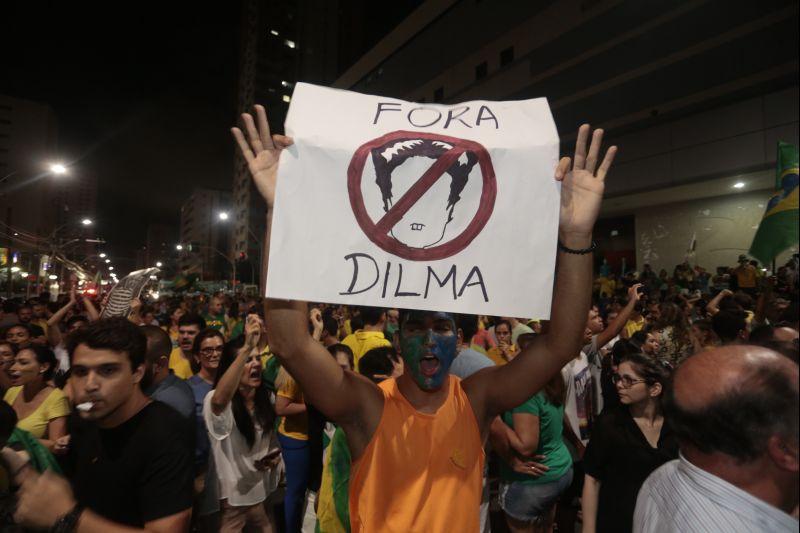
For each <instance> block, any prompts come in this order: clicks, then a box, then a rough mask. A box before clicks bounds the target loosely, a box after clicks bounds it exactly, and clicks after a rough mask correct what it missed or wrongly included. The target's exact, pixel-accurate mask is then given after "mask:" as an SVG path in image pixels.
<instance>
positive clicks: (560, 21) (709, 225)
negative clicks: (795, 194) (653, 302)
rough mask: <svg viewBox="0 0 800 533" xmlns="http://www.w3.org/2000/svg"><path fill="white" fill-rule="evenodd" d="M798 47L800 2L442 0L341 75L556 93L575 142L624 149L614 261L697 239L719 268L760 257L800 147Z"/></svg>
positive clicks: (391, 83) (487, 91)
mask: <svg viewBox="0 0 800 533" xmlns="http://www.w3.org/2000/svg"><path fill="white" fill-rule="evenodd" d="M798 44H800V40H799V39H798V3H797V2H796V1H791V0H785V1H776V2H768V3H765V2H725V1H722V0H712V1H680V2H675V1H671V0H662V1H653V2H640V1H637V0H553V1H547V2H530V1H526V0H509V1H505V2H487V1H475V0H431V1H429V2H425V3H423V4H422V5H421V6H420V7H419V8H418V9H416V10H415V11H414V12H413V13H411V14H410V15H409V16H408V17H407V18H405V19H404V20H403V21H402V22H401V23H400V24H399V25H398V26H397V27H396V28H395V29H394V30H393V31H392V32H390V33H389V34H388V35H386V36H385V37H384V38H383V39H382V40H380V42H378V43H377V44H376V45H375V46H374V47H373V48H372V49H371V50H369V51H368V52H367V53H365V54H364V55H363V56H362V57H361V58H360V59H359V60H358V61H356V62H355V64H353V65H352V66H351V67H350V68H348V69H347V70H346V71H345V72H343V73H342V74H341V75H340V76H339V78H338V79H337V80H336V82H335V83H334V86H335V87H339V88H344V89H351V90H355V91H359V92H364V93H369V94H379V95H386V96H392V97H397V98H402V99H405V100H410V101H415V102H426V103H429V104H430V103H441V104H454V103H457V102H463V101H469V100H483V99H485V100H514V99H527V98H536V97H547V98H548V100H549V103H550V106H551V109H552V111H553V115H554V118H555V122H556V125H557V127H558V130H559V133H560V135H561V140H562V152H563V153H565V154H566V153H570V152H571V150H572V144H573V143H574V141H575V132H576V131H577V128H578V126H579V125H580V124H581V123H583V122H590V123H591V124H592V125H593V126H596V127H602V128H604V129H605V130H606V131H607V143H608V144H609V145H610V144H611V143H614V144H617V145H619V147H620V151H619V155H618V158H617V161H616V162H615V166H614V169H613V171H612V173H611V175H610V177H609V179H608V183H607V200H606V201H605V202H604V212H603V216H604V218H605V222H603V226H602V227H608V230H609V231H608V235H605V234H603V235H598V240H599V242H600V246H601V248H602V251H603V252H604V253H606V255H607V256H608V258H610V260H611V261H613V262H614V263H616V265H615V266H620V264H621V260H622V259H623V258H624V259H625V260H626V263H627V266H628V267H629V268H633V267H634V266H636V265H642V264H644V263H650V264H651V265H652V266H653V267H654V268H658V269H660V268H667V269H669V270H671V269H672V267H673V266H674V265H675V264H676V263H678V262H681V261H683V260H684V258H685V257H686V253H687V248H688V245H689V243H690V242H691V241H692V239H693V238H694V237H696V239H697V245H696V252H695V254H696V255H695V257H694V260H695V261H697V262H698V263H699V264H703V265H704V266H707V267H709V268H713V267H716V266H721V265H732V264H735V260H736V257H737V256H738V255H739V254H740V253H746V251H747V249H748V248H749V244H750V241H751V240H752V237H753V235H754V233H755V229H756V228H757V225H758V220H760V214H762V213H763V206H764V204H765V202H766V199H767V198H768V197H769V196H770V194H771V191H772V188H773V187H774V165H775V158H776V144H777V141H778V140H783V141H786V142H791V143H794V144H795V145H797V143H798ZM669 213H681V214H680V216H677V215H675V216H673V215H669ZM601 222H602V221H601ZM792 251H796V249H795V250H792ZM792 251H789V252H787V254H788V253H791V252H792ZM781 259H782V258H779V261H780V260H781Z"/></svg>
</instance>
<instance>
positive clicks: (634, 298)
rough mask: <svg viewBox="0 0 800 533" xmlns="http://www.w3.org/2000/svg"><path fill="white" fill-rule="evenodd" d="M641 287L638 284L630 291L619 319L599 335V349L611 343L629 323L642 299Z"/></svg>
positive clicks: (609, 324) (613, 321) (618, 316)
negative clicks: (634, 309) (637, 303)
mask: <svg viewBox="0 0 800 533" xmlns="http://www.w3.org/2000/svg"><path fill="white" fill-rule="evenodd" d="M641 286H642V284H641V283H637V284H635V285H632V286H631V288H630V289H628V303H627V304H626V305H625V307H623V308H622V309H621V310H620V312H619V314H618V315H617V318H615V319H614V320H612V321H611V322H609V323H608V327H607V328H606V329H604V330H603V331H601V332H600V333H598V334H597V348H598V349H599V348H602V347H603V346H605V345H606V344H608V343H609V342H611V339H613V338H614V337H616V336H617V335H619V333H620V331H622V328H624V327H625V324H627V323H628V319H629V318H630V317H631V313H633V308H634V307H636V302H638V301H639V300H640V299H641V297H642V295H641V293H640V292H639V288H640V287H641Z"/></svg>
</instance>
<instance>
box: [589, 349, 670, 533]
mask: <svg viewBox="0 0 800 533" xmlns="http://www.w3.org/2000/svg"><path fill="white" fill-rule="evenodd" d="M670 378H671V368H670V367H669V365H668V364H666V363H664V362H663V361H658V360H656V359H654V358H653V357H651V356H648V355H645V354H641V353H633V354H628V355H626V356H625V357H624V358H623V360H622V361H621V362H620V363H619V366H618V367H617V372H616V373H615V374H614V375H613V376H612V380H613V382H614V385H615V387H616V390H617V394H618V395H619V400H620V406H619V407H617V408H616V409H612V410H610V411H607V412H604V414H603V415H602V416H601V417H600V418H598V420H597V423H596V425H595V427H594V428H593V429H592V438H591V440H590V441H589V445H588V446H587V448H586V453H585V455H584V456H583V466H584V470H585V472H586V475H585V478H584V484H583V497H582V501H581V507H582V509H583V531H584V533H594V532H604V531H608V532H614V533H617V532H626V531H631V529H632V526H633V511H634V508H635V507H636V496H637V495H638V493H639V489H640V488H641V486H642V484H643V483H644V481H645V479H647V476H649V475H650V473H651V472H653V470H655V469H656V468H658V467H659V466H661V465H662V464H664V463H666V462H667V461H671V460H672V459H676V458H677V457H678V442H677V440H676V439H675V437H674V435H673V433H672V431H671V430H670V427H669V424H668V423H667V422H665V420H664V415H663V411H662V409H661V400H662V398H663V395H664V392H665V390H666V389H667V387H669V386H670Z"/></svg>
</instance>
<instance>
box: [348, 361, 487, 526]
mask: <svg viewBox="0 0 800 533" xmlns="http://www.w3.org/2000/svg"><path fill="white" fill-rule="evenodd" d="M448 386H449V394H448V395H447V399H446V400H445V402H444V403H443V404H442V406H441V407H440V408H439V410H438V411H437V412H436V414H425V413H420V412H419V411H417V410H416V409H414V407H413V406H412V405H411V404H410V403H409V402H408V400H406V398H405V397H404V396H403V394H402V393H401V392H400V389H398V387H397V382H396V381H395V380H394V379H387V380H386V381H384V382H383V383H381V384H380V388H381V390H382V391H383V396H384V399H385V401H384V404H383V414H382V415H381V421H380V423H379V424H378V428H377V430H376V431H375V435H373V437H372V440H371V441H370V443H369V444H368V445H367V447H366V449H365V450H364V453H363V455H362V456H361V457H360V458H359V459H358V460H357V461H355V462H354V463H353V469H352V471H353V475H352V476H351V479H350V523H351V526H352V531H353V532H354V533H375V532H397V533H410V532H425V533H438V532H451V531H458V532H459V533H460V532H475V531H478V522H479V520H478V512H479V508H480V503H481V483H482V478H483V462H484V453H483V446H482V445H481V436H480V431H479V429H478V423H477V420H476V419H475V413H474V412H473V411H472V406H471V405H470V403H469V399H468V398H467V394H466V393H465V392H464V389H463V388H461V380H459V379H458V378H457V377H455V376H452V375H451V376H449V384H448Z"/></svg>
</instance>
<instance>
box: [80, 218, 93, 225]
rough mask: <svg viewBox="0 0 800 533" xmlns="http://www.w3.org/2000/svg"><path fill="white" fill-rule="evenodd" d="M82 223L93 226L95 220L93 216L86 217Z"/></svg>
mask: <svg viewBox="0 0 800 533" xmlns="http://www.w3.org/2000/svg"><path fill="white" fill-rule="evenodd" d="M81 224H83V225H84V226H91V225H92V224H93V222H92V219H91V218H84V219H83V220H81Z"/></svg>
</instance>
